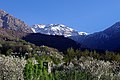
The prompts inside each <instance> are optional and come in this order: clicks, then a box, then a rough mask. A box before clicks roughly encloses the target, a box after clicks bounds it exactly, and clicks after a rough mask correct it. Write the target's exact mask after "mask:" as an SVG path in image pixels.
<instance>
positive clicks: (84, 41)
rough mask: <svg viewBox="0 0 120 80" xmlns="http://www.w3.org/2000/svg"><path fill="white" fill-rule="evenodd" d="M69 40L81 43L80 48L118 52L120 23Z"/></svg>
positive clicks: (119, 46)
mask: <svg viewBox="0 0 120 80" xmlns="http://www.w3.org/2000/svg"><path fill="white" fill-rule="evenodd" d="M70 38H71V39H73V40H75V41H76V42H78V43H81V46H82V48H88V49H92V50H102V51H105V50H108V51H120V22H116V23H115V24H114V25H112V26H111V27H109V28H107V29H105V30H103V31H100V32H96V33H93V34H90V35H84V36H72V37H70Z"/></svg>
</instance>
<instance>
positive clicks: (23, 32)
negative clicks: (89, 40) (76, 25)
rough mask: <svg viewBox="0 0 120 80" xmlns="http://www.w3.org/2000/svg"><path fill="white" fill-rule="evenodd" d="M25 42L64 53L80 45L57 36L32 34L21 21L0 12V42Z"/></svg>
mask: <svg viewBox="0 0 120 80" xmlns="http://www.w3.org/2000/svg"><path fill="white" fill-rule="evenodd" d="M19 39H22V40H25V41H27V42H30V43H32V44H35V45H37V46H43V45H44V46H48V47H53V48H56V49H58V50H59V51H65V50H67V48H71V47H72V48H74V49H77V48H79V46H80V44H78V43H76V42H75V41H74V40H71V39H69V38H66V37H64V36H58V35H46V34H41V33H34V32H33V30H32V29H31V27H30V26H28V25H27V24H25V23H24V22H23V21H22V20H20V19H17V18H15V17H13V16H12V15H10V14H8V13H7V12H5V11H3V10H0V41H12V42H14V41H15V42H17V41H19Z"/></svg>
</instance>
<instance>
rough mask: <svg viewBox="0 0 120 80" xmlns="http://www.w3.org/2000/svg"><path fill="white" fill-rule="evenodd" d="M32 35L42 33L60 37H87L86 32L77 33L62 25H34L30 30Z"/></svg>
mask: <svg viewBox="0 0 120 80" xmlns="http://www.w3.org/2000/svg"><path fill="white" fill-rule="evenodd" d="M31 29H32V30H33V32H34V33H42V34H47V35H60V36H65V37H69V36H77V35H87V33H86V32H78V31H76V30H74V29H72V28H70V27H68V26H66V25H63V24H47V25H45V24H35V25H33V26H32V28H31Z"/></svg>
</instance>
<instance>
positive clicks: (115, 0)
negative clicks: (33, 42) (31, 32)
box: [0, 0, 120, 33]
mask: <svg viewBox="0 0 120 80" xmlns="http://www.w3.org/2000/svg"><path fill="white" fill-rule="evenodd" d="M0 9H3V10H5V11H6V12H8V13H10V14H12V15H13V16H15V17H17V18H19V19H21V20H23V21H24V22H26V23H27V24H28V25H33V24H51V23H53V24H54V23H60V24H65V25H67V26H70V27H71V28H74V29H75V30H77V31H85V32H88V33H93V32H96V31H101V30H104V29H105V28H107V27H110V26H111V25H112V24H114V23H115V22H117V21H120V0H1V1H0Z"/></svg>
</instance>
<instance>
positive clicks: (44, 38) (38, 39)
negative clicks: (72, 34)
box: [22, 33, 80, 51]
mask: <svg viewBox="0 0 120 80" xmlns="http://www.w3.org/2000/svg"><path fill="white" fill-rule="evenodd" d="M22 39H23V40H25V41H27V42H30V43H33V44H35V45H37V46H41V45H45V46H48V47H53V48H56V49H58V50H60V51H65V50H67V48H71V47H72V48H74V49H78V48H79V47H80V44H77V43H76V42H75V41H73V40H71V39H69V38H65V37H63V36H52V35H44V34H40V33H31V34H27V36H25V37H23V38H22Z"/></svg>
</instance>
